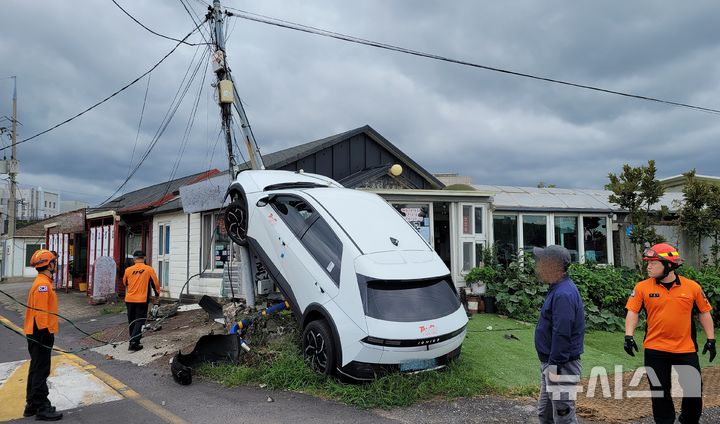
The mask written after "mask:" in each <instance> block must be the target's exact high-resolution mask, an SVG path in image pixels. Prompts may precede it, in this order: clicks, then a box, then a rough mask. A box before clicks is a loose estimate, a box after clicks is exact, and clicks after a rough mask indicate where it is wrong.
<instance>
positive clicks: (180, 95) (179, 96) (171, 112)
mask: <svg viewBox="0 0 720 424" xmlns="http://www.w3.org/2000/svg"><path fill="white" fill-rule="evenodd" d="M198 50H199V48H198V49H195V54H194V55H193V57H192V59H191V61H190V66H189V67H188V69H187V71H186V72H185V76H183V79H182V81H181V82H180V86H179V87H178V91H176V92H175V97H174V98H173V100H172V102H171V103H170V106H169V108H168V110H167V111H166V112H165V116H164V117H163V120H162V121H161V123H160V127H158V129H157V131H156V132H155V135H154V136H153V139H152V141H151V142H150V145H149V146H148V148H147V149H146V150H145V153H143V155H142V157H141V158H140V160H139V161H138V163H137V164H136V165H135V167H134V168H133V170H132V172H130V173H129V174H128V176H127V177H126V178H125V180H124V181H123V182H122V184H120V186H119V187H118V188H117V189H116V190H115V191H114V192H113V193H112V194H111V195H110V196H108V197H107V198H106V199H105V200H103V201H102V202H100V205H102V204H105V203H106V202H107V201H109V200H110V199H112V198H113V197H114V196H115V195H116V194H117V193H118V192H120V190H122V189H123V188H124V187H125V185H127V183H128V182H129V181H130V180H131V179H132V177H133V176H134V175H135V173H136V172H137V171H138V170H139V169H140V167H141V166H142V164H143V163H144V162H145V160H146V159H147V158H148V157H149V156H150V153H151V152H152V150H153V149H154V148H155V145H157V142H158V141H159V140H160V138H161V137H162V135H163V134H164V133H165V130H167V127H168V126H169V125H170V122H172V119H173V117H175V114H176V113H177V111H178V108H180V104H181V103H182V101H183V99H184V98H185V95H186V94H187V92H188V90H189V89H190V85H191V84H192V81H193V80H194V79H195V76H196V75H197V70H198V68H199V67H200V64H202V60H203V58H204V57H205V54H206V53H208V50H206V51H205V52H204V53H203V55H202V56H201V58H200V61H199V62H198V65H197V66H196V67H195V71H194V72H193V73H192V74H191V70H192V68H193V65H194V62H195V58H196V57H197V53H198ZM188 75H190V77H189V79H188ZM186 79H187V80H188V81H187V84H185V80H186ZM183 87H184V88H183Z"/></svg>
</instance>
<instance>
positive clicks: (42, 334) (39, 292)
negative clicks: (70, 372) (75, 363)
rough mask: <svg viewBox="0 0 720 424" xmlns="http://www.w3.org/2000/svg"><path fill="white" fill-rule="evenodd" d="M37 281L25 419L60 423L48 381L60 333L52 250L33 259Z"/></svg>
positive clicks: (30, 312) (29, 313)
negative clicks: (56, 340)
mask: <svg viewBox="0 0 720 424" xmlns="http://www.w3.org/2000/svg"><path fill="white" fill-rule="evenodd" d="M30 266H32V267H33V268H35V270H36V271H37V272H38V276H37V277H36V278H35V281H34V282H33V285H32V287H31V288H30V293H29V294H28V300H27V305H28V308H27V309H26V311H25V328H24V331H25V335H26V337H27V340H28V352H30V369H29V370H28V380H27V390H26V398H25V411H24V412H23V416H25V417H31V416H33V415H35V419H37V420H39V421H57V420H60V419H62V417H63V414H62V413H60V412H57V411H55V407H54V406H52V405H51V404H50V400H48V394H49V391H48V386H47V378H48V376H49V375H50V354H51V353H52V347H53V345H54V344H55V334H56V333H57V332H58V317H57V315H53V313H54V314H57V311H58V303H57V295H56V294H55V290H54V288H53V274H55V271H56V270H57V257H56V256H55V255H54V254H53V253H52V252H50V251H49V250H45V249H40V250H37V251H36V252H35V253H34V254H33V255H32V257H31V258H30Z"/></svg>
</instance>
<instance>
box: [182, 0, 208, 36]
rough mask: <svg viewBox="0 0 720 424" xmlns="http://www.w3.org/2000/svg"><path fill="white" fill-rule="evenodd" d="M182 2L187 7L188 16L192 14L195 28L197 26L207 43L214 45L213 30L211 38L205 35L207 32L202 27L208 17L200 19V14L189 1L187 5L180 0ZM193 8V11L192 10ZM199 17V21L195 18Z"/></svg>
mask: <svg viewBox="0 0 720 424" xmlns="http://www.w3.org/2000/svg"><path fill="white" fill-rule="evenodd" d="M180 4H182V7H183V8H184V9H185V12H187V14H188V16H190V20H191V21H192V22H193V24H194V25H195V28H197V29H198V30H199V31H200V35H202V38H203V40H205V43H207V45H208V47H210V46H212V45H214V37H213V31H209V30H208V33H209V38H210V39H209V40H208V37H206V36H205V33H204V32H203V29H202V28H201V27H200V26H201V25H202V24H203V23H204V22H205V21H207V17H206V18H205V19H204V20H203V19H200V16H198V15H197V13H195V10H194V9H193V8H192V7H190V5H189V3H188V4H187V5H186V4H185V2H184V1H183V0H180ZM191 10H192V12H191ZM195 18H197V21H196V20H195Z"/></svg>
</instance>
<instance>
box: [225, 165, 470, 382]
mask: <svg viewBox="0 0 720 424" xmlns="http://www.w3.org/2000/svg"><path fill="white" fill-rule="evenodd" d="M228 195H229V196H231V199H232V201H231V203H230V204H229V205H228V207H227V208H226V210H225V220H226V228H227V231H228V235H229V236H230V238H231V239H232V240H233V241H234V242H235V243H238V244H240V245H249V247H250V249H251V250H252V251H253V252H254V253H255V254H256V255H257V256H258V257H259V258H261V260H262V261H263V262H264V265H265V266H266V267H267V269H268V271H269V272H270V273H271V275H272V277H273V279H274V280H275V282H276V283H277V285H278V286H279V288H280V290H281V291H282V292H283V294H284V295H285V297H286V299H287V300H288V301H289V302H290V304H291V308H292V310H293V313H294V314H295V316H296V318H297V319H298V322H299V324H300V326H301V329H302V349H303V354H304V356H305V358H306V359H307V360H308V361H309V363H310V364H311V366H312V367H313V368H314V369H315V370H317V371H318V372H321V373H324V374H334V373H337V374H339V375H340V376H346V377H351V378H353V379H356V380H369V379H373V378H375V377H376V376H378V375H381V374H384V373H387V372H389V371H394V370H399V371H420V370H427V369H435V368H441V367H444V366H445V365H446V364H448V362H449V361H451V360H452V359H454V358H456V357H457V356H458V355H459V354H460V349H461V345H462V342H463V340H464V338H465V331H466V325H467V316H466V314H465V310H464V309H463V307H462V305H461V304H460V301H459V299H458V294H457V291H456V289H455V287H454V285H453V282H452V279H451V278H450V271H449V270H448V269H447V267H446V266H445V264H444V263H443V261H442V260H441V259H440V257H439V256H438V255H437V254H436V253H435V252H434V250H433V249H432V247H431V246H430V245H428V243H427V242H426V241H425V240H424V239H423V238H422V237H421V236H420V235H419V234H418V233H417V231H416V230H415V229H414V228H413V227H412V226H411V225H410V224H408V223H407V222H406V221H405V220H404V218H403V217H402V216H401V215H400V214H399V213H398V212H397V211H396V210H395V209H394V208H393V207H392V206H390V205H389V204H387V203H386V202H385V201H384V200H383V199H382V198H380V197H379V196H377V195H375V194H373V193H368V192H363V191H360V190H351V189H346V188H344V187H343V186H342V185H340V184H339V183H337V182H336V181H334V180H332V179H330V178H327V177H324V176H321V175H315V174H309V173H302V172H290V171H268V170H262V171H259V170H248V171H243V172H241V173H240V174H239V175H238V177H237V179H236V180H235V181H234V182H233V183H232V184H231V185H230V187H229V189H228Z"/></svg>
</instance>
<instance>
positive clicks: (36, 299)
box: [24, 274, 58, 335]
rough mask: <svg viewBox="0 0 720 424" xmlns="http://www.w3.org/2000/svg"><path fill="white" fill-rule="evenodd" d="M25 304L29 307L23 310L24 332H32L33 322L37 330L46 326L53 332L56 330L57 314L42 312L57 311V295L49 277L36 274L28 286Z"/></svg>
mask: <svg viewBox="0 0 720 424" xmlns="http://www.w3.org/2000/svg"><path fill="white" fill-rule="evenodd" d="M27 305H28V306H29V307H30V308H27V309H26V310H25V328H24V330H25V334H28V335H29V334H32V333H33V323H35V325H37V328H38V329H39V330H42V329H45V328H47V329H48V331H50V332H51V333H53V334H55V333H57V332H58V317H57V315H53V314H50V313H48V312H43V311H49V312H54V313H56V314H57V312H58V303H57V295H56V294H55V289H53V281H52V279H51V278H50V277H48V276H47V275H45V274H38V276H37V277H36V278H35V281H34V282H33V285H32V287H31V288H30V293H29V294H28V300H27ZM31 308H35V309H31ZM36 309H40V310H36Z"/></svg>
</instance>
